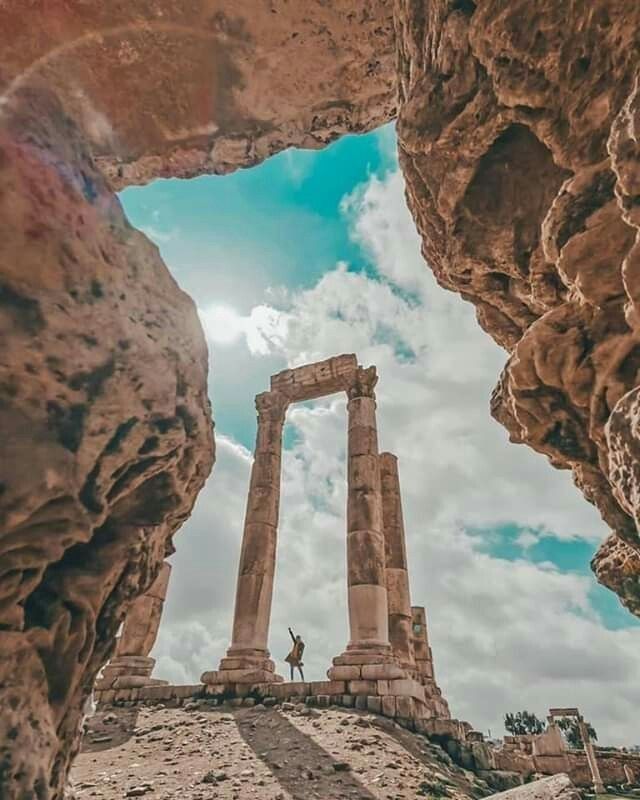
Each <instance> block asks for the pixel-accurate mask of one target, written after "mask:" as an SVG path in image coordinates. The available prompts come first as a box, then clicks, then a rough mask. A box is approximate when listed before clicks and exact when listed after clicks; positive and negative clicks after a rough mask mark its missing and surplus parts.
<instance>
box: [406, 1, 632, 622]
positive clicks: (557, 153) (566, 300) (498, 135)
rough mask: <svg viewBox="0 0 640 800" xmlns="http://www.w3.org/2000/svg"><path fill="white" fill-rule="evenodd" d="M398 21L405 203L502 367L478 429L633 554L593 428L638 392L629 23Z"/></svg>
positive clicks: (449, 14) (614, 479) (593, 10)
mask: <svg viewBox="0 0 640 800" xmlns="http://www.w3.org/2000/svg"><path fill="white" fill-rule="evenodd" d="M396 22H397V31H398V42H397V45H398V54H399V87H400V99H401V107H400V112H399V119H398V124H397V130H398V136H399V147H400V161H401V166H402V170H403V172H404V175H405V179H406V183H407V198H408V202H409V206H410V208H411V210H412V213H413V216H414V218H415V221H416V224H417V227H418V230H419V232H420V234H421V235H422V241H423V252H424V255H425V257H426V259H427V263H428V264H429V266H430V267H431V269H432V270H433V272H434V274H435V276H436V278H437V280H438V282H439V283H440V284H441V285H442V286H443V287H445V288H446V289H449V290H452V291H456V292H459V293H460V295H461V296H462V297H463V298H464V299H465V300H467V301H469V302H472V303H473V304H474V305H475V307H476V311H477V317H478V322H479V324H480V325H481V327H482V328H484V330H485V331H486V332H487V333H488V334H489V335H490V336H492V337H493V338H494V339H495V341H496V342H498V343H499V344H500V345H501V346H502V347H504V348H505V350H506V351H507V353H508V361H507V364H506V366H505V369H504V371H503V373H502V375H501V376H500V379H499V381H498V384H497V386H496V389H495V391H494V394H493V398H492V402H491V407H492V413H493V415H494V416H495V418H496V419H497V420H498V421H499V422H501V423H502V424H503V425H504V426H505V427H506V428H507V429H508V431H509V434H510V438H511V440H512V441H514V442H524V443H526V444H528V445H529V446H531V447H533V448H534V449H535V450H537V451H539V452H541V453H543V454H545V455H546V456H547V457H548V458H549V460H550V461H551V463H552V464H553V465H554V466H556V467H558V468H562V469H571V470H572V471H573V474H574V478H575V482H576V484H577V485H578V487H579V488H580V489H581V490H582V492H583V493H584V495H585V497H586V498H587V500H589V501H590V502H592V503H595V505H596V506H597V507H598V509H599V511H600V513H601V514H602V516H603V518H604V519H605V521H606V522H607V523H608V525H609V526H610V527H611V529H612V531H613V532H614V534H615V535H616V536H618V537H619V538H620V539H621V540H623V541H625V542H626V543H627V545H628V546H629V547H630V548H632V549H633V550H635V551H636V552H638V551H639V550H640V540H639V538H638V533H637V529H636V524H635V517H636V509H637V507H638V506H637V499H636V498H635V497H634V496H633V493H631V494H630V493H629V492H628V491H627V488H626V487H628V486H630V484H631V483H633V479H631V478H630V476H631V474H632V472H633V470H634V466H633V464H634V460H633V459H632V457H631V452H632V451H633V450H634V449H637V433H636V431H635V430H634V429H633V426H630V425H628V424H626V425H625V424H622V421H620V422H616V423H615V426H616V431H617V433H616V436H618V437H619V442H618V443H617V444H615V448H614V447H612V446H611V436H610V435H609V436H608V435H606V432H605V427H606V425H607V422H608V421H609V418H610V416H611V423H610V426H613V425H614V416H615V415H616V412H614V409H615V408H616V404H617V403H618V402H619V401H621V398H622V397H623V396H624V395H625V394H626V393H627V392H630V391H633V390H635V388H636V386H637V384H638V380H639V378H638V370H639V365H640V360H639V355H638V345H637V334H638V329H639V325H640V317H639V315H638V313H637V308H638V300H639V299H640V256H639V254H640V248H639V246H638V245H637V244H635V242H636V231H637V228H638V227H639V224H640V212H638V207H637V204H636V203H635V201H634V199H633V198H637V196H638V187H639V183H640V182H639V180H638V175H639V174H640V173H639V170H638V163H639V156H640V146H639V145H638V142H639V141H640V137H639V136H638V131H639V129H640V125H639V121H640V120H639V111H638V102H637V100H638V94H637V92H638V90H637V84H636V71H637V59H636V57H635V53H636V52H637V47H638V43H639V41H640V7H638V6H637V5H635V4H632V3H622V4H621V3H615V2H611V0H598V2H597V3H595V4H589V5H588V6H586V5H582V4H579V3H576V4H573V5H570V6H566V5H561V4H557V3H555V4H554V3H548V2H547V3H542V4H528V3H525V2H515V3H508V2H505V0H486V2H482V3H475V2H467V3H456V4H452V3H450V2H448V0H436V2H433V3H430V4H429V7H428V11H427V13H426V14H425V8H424V4H423V3H422V2H418V0H401V2H400V3H398V4H397V7H396ZM603 76H606V80H604V79H603ZM612 412H614V413H613V415H612ZM624 413H625V412H622V415H623V416H624ZM615 451H618V453H619V455H618V454H617V453H616V452H615ZM623 473H626V475H625V474H623ZM612 483H613V487H614V489H613V490H612ZM622 484H624V486H623V485H622ZM606 547H607V553H610V552H611V547H610V545H607V546H606ZM600 560H601V559H599V558H596V560H595V562H594V564H595V566H596V572H597V575H598V577H599V579H600V580H601V581H604V582H605V583H606V585H608V586H609V587H610V588H612V589H613V590H614V591H616V592H618V593H620V592H621V591H622V595H621V596H622V598H623V602H625V603H627V605H628V606H629V607H634V608H637V600H635V599H631V601H630V598H631V597H632V596H633V595H636V597H637V590H633V589H631V588H630V586H629V581H628V578H629V575H628V573H627V575H625V576H624V577H623V576H622V575H616V574H615V566H614V563H612V562H610V561H609V563H608V564H607V566H606V568H602V569H600V568H599V567H598V564H599V563H600ZM605 560H606V559H605ZM630 563H631V562H630V561H629V560H628V559H626V560H625V564H626V566H627V569H628V568H629V565H630ZM623 583H624V584H625V587H626V588H625V589H622V584H623Z"/></svg>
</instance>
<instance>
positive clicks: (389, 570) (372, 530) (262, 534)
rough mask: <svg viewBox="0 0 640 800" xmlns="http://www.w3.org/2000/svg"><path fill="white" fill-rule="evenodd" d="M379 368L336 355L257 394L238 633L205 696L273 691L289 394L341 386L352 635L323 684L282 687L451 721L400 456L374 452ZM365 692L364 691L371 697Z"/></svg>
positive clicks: (208, 676)
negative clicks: (415, 575) (413, 549)
mask: <svg viewBox="0 0 640 800" xmlns="http://www.w3.org/2000/svg"><path fill="white" fill-rule="evenodd" d="M377 381H378V376H377V373H376V368H375V367H368V368H366V369H365V368H363V367H362V366H360V365H359V364H358V361H357V359H356V356H355V355H353V354H351V355H341V356H336V357H334V358H329V359H326V360H325V361H320V362H317V363H315V364H306V365H304V366H301V367H296V368H295V369H287V370H284V371H283V372H279V373H278V374H277V375H273V376H272V377H271V388H270V390H269V391H268V392H263V393H262V394H259V395H257V397H256V408H257V410H258V431H257V435H256V448H255V453H254V461H253V467H252V469H251V481H250V485H249V496H248V499H247V510H246V515H245V522H244V534H243V538H242V550H241V553H240V566H239V570H238V584H237V592H236V602H235V610H234V618H233V634H232V638H231V646H230V647H229V649H228V651H227V655H226V657H225V658H223V659H222V661H221V662H220V667H219V669H217V670H212V671H208V672H205V673H203V675H202V682H203V683H204V684H205V686H206V691H207V693H208V694H210V695H220V696H223V695H225V694H229V693H234V694H239V695H240V696H246V695H248V694H255V693H258V694H262V695H267V696H269V695H271V694H272V687H271V684H273V683H279V682H282V680H283V679H282V677H280V676H279V675H277V674H276V673H275V665H274V662H273V661H272V660H271V658H270V654H269V650H268V647H267V641H268V638H269V623H270V617H271V601H272V596H273V581H274V574H275V566H276V548H277V538H278V516H279V509H280V480H281V461H282V429H283V426H284V421H285V415H286V412H287V408H288V407H289V405H291V404H292V403H297V402H302V401H305V400H313V399H316V398H318V397H323V396H325V395H330V394H334V393H336V392H345V393H346V394H347V397H348V403H347V415H348V424H347V440H348V448H347V454H348V455H347V460H348V463H347V537H346V538H347V590H348V607H349V631H350V639H349V643H348V644H347V646H346V649H345V651H344V653H341V654H340V655H338V656H336V657H335V658H334V659H333V666H331V667H330V669H329V670H328V671H327V677H328V678H329V681H328V682H324V683H322V684H314V683H312V684H310V685H309V687H308V688H306V687H304V686H302V687H295V690H290V689H289V688H288V687H286V686H285V687H282V689H281V690H280V692H279V693H280V694H282V693H283V692H284V693H286V692H287V691H291V692H292V694H302V695H306V696H310V697H313V696H318V695H329V696H338V695H340V696H343V695H350V696H352V697H353V698H356V697H362V698H364V704H365V706H367V705H368V706H369V707H372V708H375V709H377V710H379V711H380V710H381V709H382V708H383V707H384V709H385V713H386V714H388V715H389V716H392V717H395V716H399V717H402V718H405V719H425V718H430V717H434V716H438V717H441V718H444V719H449V718H450V714H449V709H448V706H447V703H446V701H444V700H443V699H442V696H441V693H440V690H439V688H438V687H437V685H436V683H435V680H434V676H433V662H432V657H431V650H430V648H429V646H428V641H427V629H426V618H425V614H424V609H423V608H415V609H413V610H412V608H411V599H410V594H409V575H408V572H407V552H406V545H405V532H404V522H403V518H402V502H401V497H400V481H399V477H398V463H397V458H396V457H395V456H394V455H393V454H392V453H379V452H378V428H377V422H376V400H375V391H374V389H375V385H376V383H377ZM367 698H369V699H367Z"/></svg>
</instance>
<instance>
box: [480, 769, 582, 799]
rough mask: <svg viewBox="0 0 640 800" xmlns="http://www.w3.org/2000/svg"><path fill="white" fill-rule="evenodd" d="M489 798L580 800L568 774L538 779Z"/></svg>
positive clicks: (578, 793)
mask: <svg viewBox="0 0 640 800" xmlns="http://www.w3.org/2000/svg"><path fill="white" fill-rule="evenodd" d="M489 797H490V798H491V800H580V797H581V795H580V792H579V791H578V790H577V789H576V788H575V786H574V785H573V783H572V782H571V780H570V778H569V776H568V775H563V774H560V775H552V776H551V777H550V778H541V779H540V780H539V781H532V782H531V783H525V784H524V786H516V788H515V789H507V791H506V792H499V793H498V794H492V795H489Z"/></svg>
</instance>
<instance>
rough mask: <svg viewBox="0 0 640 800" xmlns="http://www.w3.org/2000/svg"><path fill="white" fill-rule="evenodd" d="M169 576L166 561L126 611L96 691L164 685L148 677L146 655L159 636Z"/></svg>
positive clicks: (149, 666) (150, 663)
mask: <svg viewBox="0 0 640 800" xmlns="http://www.w3.org/2000/svg"><path fill="white" fill-rule="evenodd" d="M170 575H171V564H169V562H168V561H165V562H164V564H163V565H162V569H161V570H160V574H159V575H158V577H157V578H156V579H155V581H154V582H153V583H152V584H151V586H150V588H149V589H147V591H146V592H145V593H144V594H143V595H141V596H140V597H138V598H137V599H136V600H134V601H133V603H132V604H131V606H130V607H129V610H128V611H127V616H126V617H125V620H124V624H123V626H122V633H121V634H120V636H119V637H118V641H117V644H116V649H115V654H114V657H113V658H112V659H111V660H110V661H109V663H108V664H107V666H106V667H105V668H104V669H103V670H102V674H101V675H100V677H99V678H98V680H97V681H96V689H97V690H98V691H100V690H102V689H137V688H139V687H141V686H154V685H158V684H166V683H167V681H162V680H159V679H158V678H152V677H151V673H152V672H153V668H154V666H155V660H154V659H153V658H151V657H150V656H149V653H150V652H151V650H152V649H153V645H154V644H155V641H156V638H157V636H158V630H159V628H160V620H161V617H162V607H163V605H164V601H165V598H166V596H167V588H168V586H169V576H170Z"/></svg>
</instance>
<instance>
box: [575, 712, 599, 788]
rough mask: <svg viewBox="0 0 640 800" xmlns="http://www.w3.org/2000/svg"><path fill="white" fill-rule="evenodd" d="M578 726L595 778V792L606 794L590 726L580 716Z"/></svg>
mask: <svg viewBox="0 0 640 800" xmlns="http://www.w3.org/2000/svg"><path fill="white" fill-rule="evenodd" d="M578 727H579V729H580V736H581V737H582V741H583V743H584V752H585V755H586V756H587V762H588V764H589V769H590V770H591V777H592V778H593V791H594V792H595V794H604V793H605V788H604V784H603V783H602V778H601V777H600V768H599V767H598V762H597V761H596V754H595V750H594V749H593V744H592V743H591V737H590V736H589V730H588V727H587V725H586V723H585V721H584V719H583V718H582V717H578Z"/></svg>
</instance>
